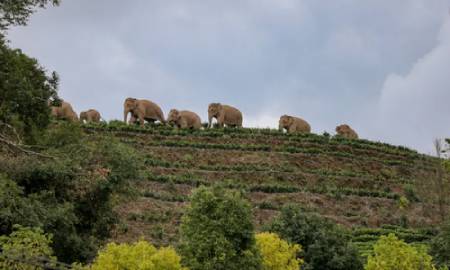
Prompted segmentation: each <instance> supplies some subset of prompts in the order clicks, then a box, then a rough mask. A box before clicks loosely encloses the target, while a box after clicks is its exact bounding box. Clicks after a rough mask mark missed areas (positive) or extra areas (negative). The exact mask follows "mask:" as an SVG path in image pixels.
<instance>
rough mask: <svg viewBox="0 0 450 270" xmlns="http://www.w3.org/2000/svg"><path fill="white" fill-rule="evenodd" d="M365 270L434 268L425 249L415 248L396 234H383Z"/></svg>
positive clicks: (423, 269)
mask: <svg viewBox="0 0 450 270" xmlns="http://www.w3.org/2000/svg"><path fill="white" fill-rule="evenodd" d="M373 249H374V255H373V256H369V258H368V260H367V264H366V265H365V267H364V269H365V270H434V269H436V268H435V267H434V266H433V263H432V258H431V256H430V255H428V254H427V253H426V252H425V251H424V250H423V249H418V248H414V247H413V246H410V245H408V244H406V243H405V242H404V241H402V240H399V239H398V238H397V237H396V236H395V235H394V234H389V235H388V236H381V237H380V239H379V240H378V241H377V243H376V244H375V245H374V247H373Z"/></svg>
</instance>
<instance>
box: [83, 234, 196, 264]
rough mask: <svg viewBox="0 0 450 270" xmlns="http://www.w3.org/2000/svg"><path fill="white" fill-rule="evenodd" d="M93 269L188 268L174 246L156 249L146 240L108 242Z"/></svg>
mask: <svg viewBox="0 0 450 270" xmlns="http://www.w3.org/2000/svg"><path fill="white" fill-rule="evenodd" d="M87 269H91V270H117V269H140V270H187V268H184V267H182V265H181V258H180V256H178V255H177V253H176V251H175V250H174V249H173V248H170V247H169V248H161V249H156V248H155V247H154V246H153V245H151V244H150V243H148V242H145V241H139V242H137V243H134V244H131V245H129V244H120V245H118V244H114V243H111V244H108V245H107V246H106V248H105V249H104V250H102V251H100V252H99V254H98V256H97V258H96V259H95V261H94V263H93V264H92V266H91V267H88V268H87Z"/></svg>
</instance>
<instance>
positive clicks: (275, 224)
mask: <svg viewBox="0 0 450 270" xmlns="http://www.w3.org/2000/svg"><path fill="white" fill-rule="evenodd" d="M267 231H270V232H275V233H277V234H278V235H280V236H281V237H282V238H283V239H286V240H288V241H289V242H291V243H295V244H299V245H301V246H302V248H303V253H302V254H301V255H302V258H304V260H305V265H304V269H314V270H341V269H342V270H344V269H345V270H353V269H355V270H356V269H357V270H359V269H361V268H362V266H363V265H362V262H361V259H360V257H359V255H358V252H357V250H356V248H355V247H354V246H353V245H352V244H351V242H350V236H349V234H348V232H347V231H345V230H344V229H343V228H341V227H339V226H337V225H336V224H334V223H332V222H331V221H328V220H327V219H324V218H321V217H319V216H317V215H312V214H306V213H304V212H303V211H302V210H301V209H300V208H299V207H297V206H293V205H288V206H285V207H283V208H282V210H281V213H280V215H279V216H278V217H277V218H275V219H274V220H273V221H272V223H271V224H269V225H268V226H267Z"/></svg>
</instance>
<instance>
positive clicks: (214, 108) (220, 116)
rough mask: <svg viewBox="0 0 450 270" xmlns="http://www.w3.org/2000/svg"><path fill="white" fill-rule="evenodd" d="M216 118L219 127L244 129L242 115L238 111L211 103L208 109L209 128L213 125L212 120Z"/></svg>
mask: <svg viewBox="0 0 450 270" xmlns="http://www.w3.org/2000/svg"><path fill="white" fill-rule="evenodd" d="M213 118H216V119H217V123H218V124H219V127H223V126H224V125H226V126H227V127H242V118H243V117H242V113H241V111H239V110H238V109H236V108H234V107H231V106H228V105H222V104H220V103H211V104H209V107H208V120H209V121H208V128H210V127H211V126H212V125H211V124H212V119H213Z"/></svg>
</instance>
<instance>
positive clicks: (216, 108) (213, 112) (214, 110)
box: [208, 103, 222, 127]
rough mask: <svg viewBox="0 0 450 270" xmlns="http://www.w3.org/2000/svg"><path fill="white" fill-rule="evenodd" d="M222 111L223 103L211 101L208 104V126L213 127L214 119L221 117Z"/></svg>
mask: <svg viewBox="0 0 450 270" xmlns="http://www.w3.org/2000/svg"><path fill="white" fill-rule="evenodd" d="M221 112H222V104H220V103H211V104H209V106H208V127H211V123H212V119H213V118H214V117H215V118H217V119H218V118H219V117H220V114H221Z"/></svg>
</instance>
